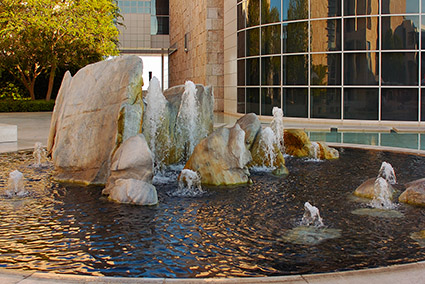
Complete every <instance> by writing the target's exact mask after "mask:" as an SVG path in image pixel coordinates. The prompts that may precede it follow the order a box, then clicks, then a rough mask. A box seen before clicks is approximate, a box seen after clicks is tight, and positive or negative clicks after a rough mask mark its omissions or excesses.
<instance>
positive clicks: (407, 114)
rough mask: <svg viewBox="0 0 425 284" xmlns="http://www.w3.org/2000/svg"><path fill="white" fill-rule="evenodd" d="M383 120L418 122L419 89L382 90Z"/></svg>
mask: <svg viewBox="0 0 425 284" xmlns="http://www.w3.org/2000/svg"><path fill="white" fill-rule="evenodd" d="M381 94H382V95H381V96H382V120H401V121H403V120H404V121H417V120H418V90H417V89H406V88H402V89H387V88H383V89H382V90H381Z"/></svg>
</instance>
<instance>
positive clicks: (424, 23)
mask: <svg viewBox="0 0 425 284" xmlns="http://www.w3.org/2000/svg"><path fill="white" fill-rule="evenodd" d="M424 1H425V0H424ZM421 38H422V49H424V48H425V16H422V26H421Z"/></svg>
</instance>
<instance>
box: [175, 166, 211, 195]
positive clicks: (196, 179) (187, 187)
mask: <svg viewBox="0 0 425 284" xmlns="http://www.w3.org/2000/svg"><path fill="white" fill-rule="evenodd" d="M204 193H205V191H203V190H202V187H201V177H200V176H199V175H198V173H197V172H194V171H192V170H189V169H184V170H182V172H181V174H180V177H179V186H178V188H177V190H176V191H175V192H173V193H172V195H173V196H183V197H196V196H201V195H203V194H204Z"/></svg>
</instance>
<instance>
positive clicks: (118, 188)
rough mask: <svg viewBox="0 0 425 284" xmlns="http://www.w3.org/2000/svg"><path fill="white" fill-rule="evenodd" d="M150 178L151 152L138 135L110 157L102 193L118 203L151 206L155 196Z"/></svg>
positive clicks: (151, 172)
mask: <svg viewBox="0 0 425 284" xmlns="http://www.w3.org/2000/svg"><path fill="white" fill-rule="evenodd" d="M152 179H153V160H152V153H151V151H150V149H149V147H148V143H146V140H145V137H144V136H143V134H139V135H137V136H133V137H130V138H128V139H127V140H125V141H124V142H123V143H122V144H121V146H120V147H119V148H118V149H117V151H116V152H115V153H114V155H113V156H112V160H111V175H110V176H109V178H108V181H107V183H106V187H105V188H104V189H103V191H102V194H104V195H108V197H109V199H110V200H113V201H116V202H119V203H130V204H137V205H153V204H156V203H158V196H157V193H156V189H155V187H154V186H153V185H152Z"/></svg>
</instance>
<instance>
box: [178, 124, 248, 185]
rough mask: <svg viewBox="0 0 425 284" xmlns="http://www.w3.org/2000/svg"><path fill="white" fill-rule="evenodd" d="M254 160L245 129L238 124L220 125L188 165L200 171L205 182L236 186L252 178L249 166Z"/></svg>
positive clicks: (203, 142)
mask: <svg viewBox="0 0 425 284" xmlns="http://www.w3.org/2000/svg"><path fill="white" fill-rule="evenodd" d="M250 160H251V153H250V152H249V151H248V149H247V147H245V132H244V131H243V130H242V129H241V128H240V126H239V124H235V126H233V127H232V128H225V127H222V128H219V129H217V130H215V131H214V132H213V133H211V134H210V135H209V136H208V137H207V138H205V139H203V140H201V142H200V143H199V144H198V145H197V146H196V147H195V149H194V151H193V153H192V156H191V157H190V158H189V160H188V161H187V163H186V165H185V167H184V168H185V169H189V170H192V171H195V172H198V173H199V175H200V176H201V183H202V184H207V185H236V184H243V183H248V182H249V181H250V179H249V171H248V169H247V167H246V165H247V164H248V162H249V161H250Z"/></svg>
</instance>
